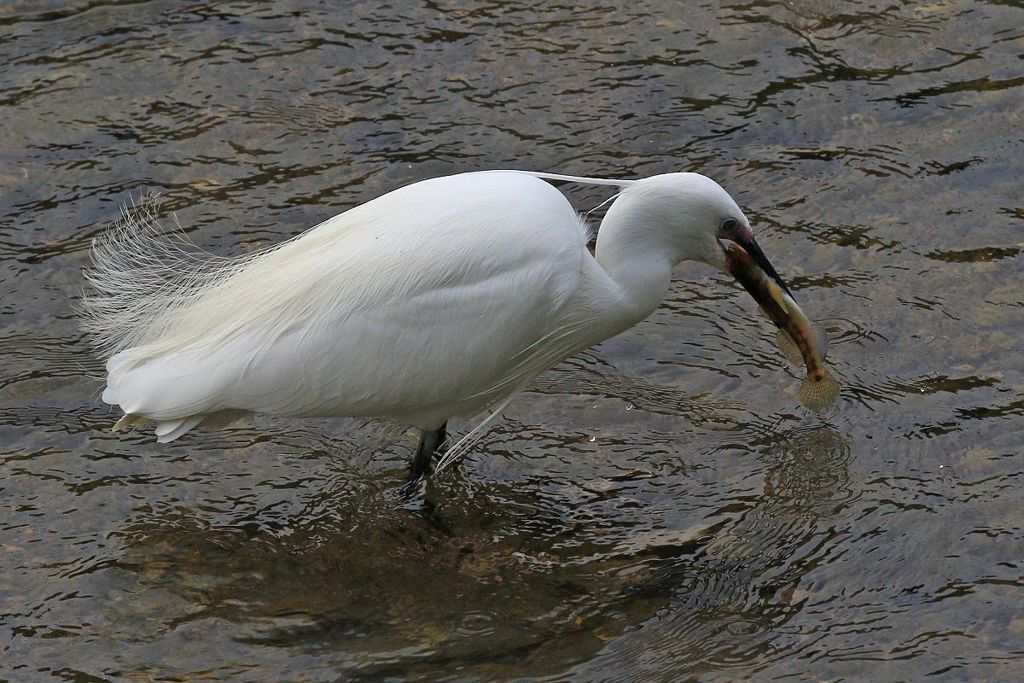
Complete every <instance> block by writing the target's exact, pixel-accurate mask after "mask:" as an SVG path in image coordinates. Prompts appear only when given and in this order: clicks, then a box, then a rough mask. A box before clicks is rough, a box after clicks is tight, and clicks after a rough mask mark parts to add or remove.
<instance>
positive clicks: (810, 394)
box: [800, 369, 840, 413]
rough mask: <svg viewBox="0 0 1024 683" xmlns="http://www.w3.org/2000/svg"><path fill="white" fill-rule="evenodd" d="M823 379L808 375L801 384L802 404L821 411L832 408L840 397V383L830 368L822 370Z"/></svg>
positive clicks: (818, 411) (815, 410)
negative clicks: (829, 370) (812, 377)
mask: <svg viewBox="0 0 1024 683" xmlns="http://www.w3.org/2000/svg"><path fill="white" fill-rule="evenodd" d="M822 372H823V374H822V377H821V379H817V380H815V379H811V378H810V377H808V378H807V379H805V380H804V382H803V384H801V385H800V405H802V406H803V407H804V408H807V409H808V410H813V411H814V412H816V413H820V412H822V411H823V410H825V409H826V408H831V407H832V406H833V405H834V404H835V402H836V400H837V399H838V398H839V390H840V385H839V382H837V381H836V378H835V377H833V376H832V375H831V374H829V372H828V370H824V369H823V370H822Z"/></svg>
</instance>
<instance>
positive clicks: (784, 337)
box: [775, 329, 804, 367]
mask: <svg viewBox="0 0 1024 683" xmlns="http://www.w3.org/2000/svg"><path fill="white" fill-rule="evenodd" d="M775 345H776V346H778V347H779V351H781V352H782V355H783V356H784V357H785V359H786V360H788V361H789V362H790V363H792V364H793V365H794V366H796V367H800V366H801V365H803V362H804V358H803V356H802V355H800V348H799V347H798V346H797V345H796V342H795V341H793V338H792V337H791V336H789V332H786V331H785V330H783V329H779V330H778V331H777V332H776V333H775Z"/></svg>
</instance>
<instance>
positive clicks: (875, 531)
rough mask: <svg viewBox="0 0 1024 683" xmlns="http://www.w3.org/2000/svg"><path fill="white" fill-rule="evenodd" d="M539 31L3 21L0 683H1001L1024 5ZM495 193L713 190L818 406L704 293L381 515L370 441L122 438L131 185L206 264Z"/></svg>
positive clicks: (712, 284) (595, 354)
mask: <svg viewBox="0 0 1024 683" xmlns="http://www.w3.org/2000/svg"><path fill="white" fill-rule="evenodd" d="M531 6H532V8H529V9H528V8H524V7H521V6H518V5H517V4H515V3H498V2H487V1H481V2H473V1H471V2H458V3H449V2H440V3H427V4H423V5H413V4H412V3H398V4H396V5H393V6H389V5H385V4H380V3H351V4H345V5H344V7H341V6H338V7H333V8H332V7H330V6H328V5H324V4H321V3H315V2H276V3H264V2H246V1H237V2H208V1H197V2H186V3H182V2H97V1H95V0H92V1H89V2H85V1H76V0H64V1H52V2H39V1H35V0H33V1H31V2H28V1H24V0H21V1H19V0H15V1H14V2H11V1H10V0H8V2H6V3H4V4H3V6H2V7H0V37H2V40H0V61H2V63H3V64H4V69H2V70H0V127H2V130H3V135H2V136H0V260H2V269H0V297H2V299H0V345H2V349H3V353H2V354H0V550H2V553H0V678H3V679H6V680H11V681H37V680H38V681H46V680H53V679H56V680H71V681H100V680H110V681H120V680H132V681H182V680H233V681H272V680H281V681H285V680H287V681H293V680H294V681H300V680H301V681H334V680H339V679H342V680H358V679H363V678H365V679H368V680H381V679H393V680H402V679H404V680H417V679H424V680H428V679H429V680H438V679H441V680H491V679H508V678H525V679H535V680H536V679H540V680H569V679H574V680H638V679H639V680H664V681H670V680H671V681H677V680H687V679H692V680H702V681H733V680H742V679H751V678H753V679H757V680H775V679H796V680H808V679H816V680H836V681H838V680H846V681H850V680H872V681H902V680H920V679H923V678H925V677H929V678H933V679H936V680H965V679H975V680H1013V679H1021V678H1024V665H1022V663H1021V662H1022V661H1024V660H1022V658H1024V609H1022V607H1021V605H1022V604H1024V602H1022V597H1024V596H1022V588H1024V560H1022V557H1024V531H1022V524H1024V513H1022V510H1024V505H1022V503H1024V495H1022V493H1021V487H1022V484H1024V454H1022V447H1021V444H1022V443H1024V360H1022V358H1024V354H1022V353H1021V343H1020V339H1021V338H1022V336H1024V302H1022V299H1024V294H1022V292H1024V289H1022V284H1024V283H1022V277H1021V269H1022V265H1024V257H1022V251H1024V230H1022V228H1024V201H1022V193H1021V184H1022V178H1024V166H1022V163H1021V159H1022V152H1024V139H1022V136H1021V133H1020V131H1021V130H1022V129H1024V120H1022V112H1024V108H1022V106H1021V103H1022V94H1024V76H1022V61H1021V59H1022V56H1024V29H1021V28H1020V27H1021V26H1024V12H1022V10H1021V8H1020V7H1019V6H1015V4H1014V3H999V2H971V1H968V0H964V1H953V2H944V1H939V2H934V3H930V4H925V3H895V2H894V3H886V2H881V3H879V2H867V1H865V2H832V3H821V2H813V3H812V2H771V1H765V2H746V3H721V4H719V3H668V2H666V3H646V2H641V3H636V2H629V3H618V4H617V5H613V6H610V5H608V4H607V3H580V4H573V3H569V4H564V3H557V2H553V3H541V4H536V3H531ZM487 168H528V169H536V170H548V171H556V172H563V173H576V174H582V175H602V176H621V177H640V176H644V175H649V174H653V173H660V172H666V171H673V170H693V171H700V172H702V173H705V174H708V175H710V176H712V177H714V178H716V179H717V180H719V181H720V182H721V183H722V184H723V185H724V186H725V187H726V188H727V189H728V190H729V191H730V192H731V193H732V194H733V195H734V196H735V197H736V198H737V201H739V202H740V204H741V205H742V206H743V207H744V209H745V210H746V211H747V213H748V215H749V216H750V217H751V219H752V222H753V223H754V226H755V230H756V231H757V233H758V235H759V240H760V241H761V242H762V244H763V246H764V248H765V251H766V252H767V253H768V254H769V256H770V257H771V258H772V260H773V261H774V263H775V264H776V266H777V267H778V268H779V270H780V271H781V272H782V273H783V274H784V275H785V276H786V277H787V278H788V279H790V280H791V282H792V286H793V289H794V293H795V295H796V297H797V299H798V300H799V301H800V302H801V304H802V305H803V306H804V308H805V310H806V311H807V312H808V313H809V315H810V316H811V317H812V318H813V319H815V320H816V321H817V322H819V323H820V324H821V325H822V326H823V327H825V328H826V329H827V330H828V332H829V333H830V336H831V337H832V340H833V344H832V350H831V357H832V359H833V360H832V362H833V367H834V368H835V371H836V374H837V375H838V376H839V378H840V379H841V380H842V381H843V382H844V386H845V392H844V395H843V399H842V402H841V404H840V406H839V409H838V410H837V411H836V412H835V413H834V414H832V415H830V416H826V417H816V416H813V415H810V414H808V413H806V412H805V411H803V410H802V409H801V408H799V406H798V405H797V401H796V391H797V388H798V386H799V381H798V376H797V375H796V374H795V373H794V372H793V371H792V370H790V369H789V368H787V366H786V365H785V362H784V361H783V359H782V358H781V356H780V354H779V353H778V352H777V351H776V350H775V349H774V347H773V343H772V337H773V335H772V332H771V330H770V327H769V325H768V324H767V323H766V322H765V321H764V320H763V319H761V318H759V317H758V316H757V313H756V307H755V305H754V304H753V302H752V301H751V300H750V299H749V297H748V296H746V294H745V293H744V292H743V291H742V290H741V289H740V288H738V287H737V286H736V285H735V284H732V283H730V282H729V281H728V279H727V278H725V277H724V276H721V275H719V274H715V273H712V272H709V271H708V270H707V269H705V268H701V267H697V266H694V267H688V268H685V269H684V272H683V277H682V278H681V279H680V280H679V281H678V282H677V283H676V284H675V286H674V288H673V290H672V294H671V296H670V299H669V300H668V301H667V302H666V304H665V305H664V306H663V307H662V308H661V309H660V310H659V311H658V312H657V313H656V314H655V315H653V316H652V317H651V318H650V319H648V320H646V321H644V322H643V323H641V324H640V325H638V326H637V327H636V328H634V329H633V330H631V331H629V332H627V333H625V334H623V335H621V336H620V337H617V338H615V339H613V340H610V341H608V342H606V343H604V344H601V345H600V346H598V347H596V348H594V349H591V350H589V351H587V352H586V353H584V354H581V355H580V356H578V357H576V358H573V359H571V360H569V361H567V362H565V363H563V364H561V365H559V366H558V367H557V368H555V369H553V370H552V371H550V372H548V373H547V374H545V375H544V376H543V377H541V378H540V379H539V380H538V381H537V382H536V383H535V384H534V385H533V386H532V387H531V389H530V391H528V392H527V393H526V394H524V395H523V396H521V397H519V398H518V399H516V400H515V401H513V403H512V404H511V405H510V406H509V408H508V409H507V410H506V411H505V413H504V416H503V419H502V420H500V421H499V423H498V424H497V426H496V427H495V428H493V429H492V430H491V431H490V433H489V435H488V436H487V438H486V439H485V440H484V441H483V442H482V443H481V444H480V445H479V446H478V447H477V448H476V449H475V451H474V452H473V454H472V455H471V457H470V458H469V459H468V460H467V461H466V462H465V463H464V464H463V465H462V467H461V468H460V469H459V470H458V471H457V472H456V473H454V475H453V476H451V477H449V478H446V479H444V480H443V481H438V482H434V483H432V484H431V485H430V487H429V489H428V490H427V491H426V494H425V496H423V497H420V498H417V499H415V500H413V501H411V502H408V503H403V502H402V501H401V500H400V499H398V498H397V497H396V495H395V489H396V487H397V486H398V485H399V484H400V483H401V481H402V477H403V475H404V468H405V466H406V463H407V461H408V459H409V457H410V456H411V453H412V450H413V447H414V442H415V436H414V435H413V434H411V433H407V432H405V431H404V430H403V429H401V428H400V427H395V426H390V425H382V424H375V423H371V424H364V423H354V422H351V421H345V420H337V421H328V420H324V421H298V422H294V421H293V422H289V421H284V420H272V419H260V420H257V421H256V422H254V423H253V424H252V425H250V426H247V427H243V428H239V429H233V430H229V431H226V432H223V433H219V434H215V435H198V436H191V435H190V436H188V437H186V438H183V439H181V440H180V441H178V442H175V443H174V444H172V445H167V446H161V445H157V444H156V443H154V442H153V440H152V438H151V436H149V435H147V434H145V433H139V432H136V433H133V434H129V435H120V434H112V433H111V432H110V431H109V427H110V426H111V424H112V423H113V421H114V420H115V419H116V417H117V416H116V415H115V414H114V413H112V412H111V411H110V410H109V409H108V408H107V407H106V406H104V405H103V404H102V403H101V401H99V392H100V390H101V387H102V383H101V381H100V379H99V378H100V376H101V375H102V364H101V363H100V362H99V360H97V359H96V358H95V357H94V356H93V355H92V354H91V352H90V350H89V348H88V345H87V344H86V341H85V339H84V338H83V337H82V335H81V334H80V333H79V332H78V330H77V327H76V323H75V320H74V317H73V314H72V312H71V303H70V302H71V301H72V299H73V297H74V296H75V295H76V293H77V292H78V291H79V290H80V288H81V286H82V284H83V283H82V280H81V269H82V268H83V266H85V265H86V264H87V262H88V253H87V250H88V246H89V241H90V239H91V238H92V237H93V236H95V235H96V234H98V233H99V232H100V231H101V230H102V229H103V228H104V226H105V225H107V224H109V223H110V221H112V220H113V219H114V218H116V216H117V212H118V209H119V206H120V205H121V204H122V203H124V202H125V201H126V200H127V199H129V197H130V196H132V195H133V193H134V194H135V196H137V193H138V192H139V191H141V190H142V189H148V190H152V191H158V192H161V193H162V194H163V197H164V209H165V210H166V211H168V212H170V211H174V212H176V214H177V216H178V219H179V220H180V221H181V223H182V225H184V226H185V227H186V229H187V230H188V231H189V234H190V236H191V238H192V239H194V240H195V241H196V242H197V243H199V244H201V245H203V246H204V247H206V248H208V249H210V250H212V251H215V252H217V253H223V254H228V253H239V252H244V251H247V250H252V249H255V248H258V247H260V246H263V245H266V244H269V243H273V242H275V241H278V240H281V239H283V238H286V237H288V236H291V235H294V234H296V233H298V232H300V231H301V230H303V229H304V228H306V227H309V226H311V225H313V224H315V223H317V222H319V221H321V220H323V219H325V218H327V217H329V216H331V215H334V214H335V213H337V212H339V211H342V210H344V209H346V208H348V207H351V206H353V205H356V204H358V203H360V202H362V201H366V200H368V199H371V198H373V197H375V196H377V195H379V194H382V193H383V192H386V191H388V190H391V189H394V188H396V187H399V186H401V185H404V184H406V183H409V182H413V181H415V180H419V179H422V178H426V177H431V176H436V175H442V174H447V173H455V172H460V171H467V170H476V169H487ZM565 189H566V191H567V192H568V193H569V195H570V197H571V198H572V200H573V201H574V202H576V205H577V206H578V207H579V208H580V209H581V210H587V209H590V208H592V207H594V206H595V205H597V204H598V203H600V201H601V200H602V199H604V198H605V197H606V196H607V195H606V193H605V192H604V191H602V190H601V189H600V188H590V189H580V188H571V187H567V188H565ZM595 216H599V213H598V214H595ZM472 424H473V421H472V420H470V419H464V420H458V421H455V422H453V424H452V427H453V429H454V430H455V431H456V432H464V431H466V430H467V429H469V428H470V427H471V426H472Z"/></svg>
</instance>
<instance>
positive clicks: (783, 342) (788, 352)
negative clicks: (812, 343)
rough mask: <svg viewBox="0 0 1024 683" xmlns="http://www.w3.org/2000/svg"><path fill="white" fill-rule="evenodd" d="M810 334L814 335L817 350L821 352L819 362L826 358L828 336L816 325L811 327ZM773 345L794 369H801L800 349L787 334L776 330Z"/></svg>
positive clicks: (802, 360)
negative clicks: (816, 341)
mask: <svg viewBox="0 0 1024 683" xmlns="http://www.w3.org/2000/svg"><path fill="white" fill-rule="evenodd" d="M811 332H813V333H814V337H815V338H816V339H817V340H818V348H819V349H820V350H821V360H823V361H824V360H825V359H826V358H828V334H826V333H825V330H824V329H823V328H820V327H818V326H817V325H811ZM775 345H776V346H777V347H778V348H779V351H781V352H782V355H783V357H785V359H786V360H788V361H789V362H790V363H792V364H793V365H794V366H796V367H801V366H803V364H804V359H803V356H802V355H800V347H798V346H797V345H796V342H795V341H793V338H792V337H791V336H789V332H786V331H785V330H783V329H781V328H780V329H778V330H776V332H775Z"/></svg>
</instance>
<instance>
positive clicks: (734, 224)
mask: <svg viewBox="0 0 1024 683" xmlns="http://www.w3.org/2000/svg"><path fill="white" fill-rule="evenodd" d="M739 227H740V222H739V221H738V220H736V219H735V218H726V219H725V220H724V221H722V227H720V228H719V232H721V233H722V234H723V235H725V236H729V235H735V234H736V231H737V230H739Z"/></svg>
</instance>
